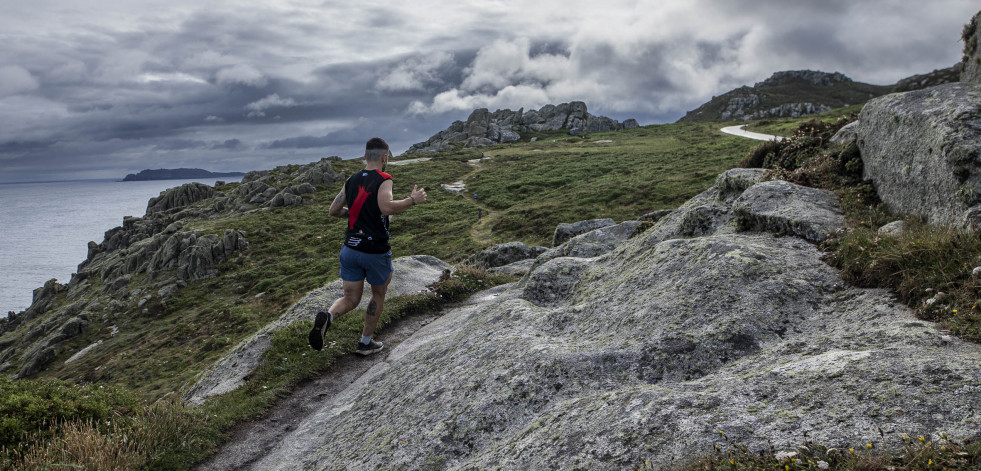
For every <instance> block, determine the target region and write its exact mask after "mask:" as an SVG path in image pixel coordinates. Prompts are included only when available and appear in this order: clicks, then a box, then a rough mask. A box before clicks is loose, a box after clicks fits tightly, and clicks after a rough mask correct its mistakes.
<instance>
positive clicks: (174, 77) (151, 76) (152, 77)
mask: <svg viewBox="0 0 981 471" xmlns="http://www.w3.org/2000/svg"><path fill="white" fill-rule="evenodd" d="M138 81H140V82H145V83H153V82H189V83H198V84H207V83H208V82H206V81H204V80H202V79H200V78H198V77H195V76H193V75H190V74H185V73H183V72H172V73H145V74H141V75H140V76H139V78H138Z"/></svg>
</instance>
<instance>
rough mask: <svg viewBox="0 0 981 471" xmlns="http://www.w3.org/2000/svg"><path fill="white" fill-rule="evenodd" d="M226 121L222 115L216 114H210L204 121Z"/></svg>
mask: <svg viewBox="0 0 981 471" xmlns="http://www.w3.org/2000/svg"><path fill="white" fill-rule="evenodd" d="M224 121H225V120H224V119H222V118H221V117H220V116H215V115H209V116H208V117H206V118H204V122H206V123H221V122H224Z"/></svg>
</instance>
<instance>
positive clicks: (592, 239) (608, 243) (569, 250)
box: [532, 221, 643, 270]
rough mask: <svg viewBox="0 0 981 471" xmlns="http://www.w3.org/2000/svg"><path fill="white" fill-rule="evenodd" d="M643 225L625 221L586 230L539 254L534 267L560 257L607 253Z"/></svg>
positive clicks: (594, 255)
mask: <svg viewBox="0 0 981 471" xmlns="http://www.w3.org/2000/svg"><path fill="white" fill-rule="evenodd" d="M642 226H643V223H642V222H641V221H624V222H622V223H620V224H614V225H610V226H600V227H598V228H596V229H593V230H591V231H588V232H584V233H582V234H579V235H577V236H575V237H573V238H571V239H569V240H567V241H565V242H563V243H562V244H561V245H559V246H558V247H553V248H551V249H548V250H547V251H545V252H544V253H543V254H541V255H539V256H538V258H536V259H535V263H534V265H533V266H532V269H533V270H534V269H535V267H538V266H539V265H542V264H544V263H545V262H547V261H549V260H552V259H555V258H559V257H575V258H591V257H597V256H600V255H603V254H606V253H608V252H610V251H612V250H613V249H614V248H616V247H617V246H618V245H620V244H621V243H622V242H623V241H625V240H627V239H629V238H631V237H633V236H634V235H635V234H637V231H638V230H639V229H640V228H641V227H642Z"/></svg>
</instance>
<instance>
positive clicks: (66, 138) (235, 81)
mask: <svg viewBox="0 0 981 471" xmlns="http://www.w3.org/2000/svg"><path fill="white" fill-rule="evenodd" d="M63 5H65V6H63ZM164 5H166V6H164ZM976 10H977V6H976V5H972V4H971V2H968V1H966V0H945V1H939V2H930V3H922V4H921V3H918V2H905V1H896V0H879V1H870V2H854V1H839V0H834V1H824V2H784V1H776V0H772V1H755V0H753V1H749V0H737V1H732V0H684V1H680V0H679V1H665V2H656V3H654V2H644V1H639V2H634V1H619V0H611V1H610V2H607V3H604V4H603V5H599V4H596V3H595V2H588V1H575V0H571V1H564V2H548V1H544V2H535V3H531V4H528V3H523V4H521V5H520V7H519V6H518V5H517V4H512V3H509V2H503V1H502V2H475V3H466V2H441V1H424V2H412V3H411V4H398V3H394V4H386V5H382V6H378V5H374V6H364V5H361V4H358V3H339V2H332V3H325V4H322V5H320V6H303V7H300V6H295V5H291V4H289V3H283V4H276V5H267V4H266V3H264V2H240V3H236V4H235V5H233V6H230V7H229V6H222V5H214V4H207V5H204V4H201V3H200V2H189V1H186V0H171V1H170V2H168V3H166V4H165V3H157V4H153V5H152V6H151V5H150V4H147V5H142V4H137V3H133V4H119V3H116V4H113V6H112V10H111V11H110V10H109V7H106V6H103V5H101V4H100V2H98V1H96V2H93V3H91V4H87V8H86V9H78V8H76V7H75V4H74V3H73V2H68V1H67V0H64V2H61V1H59V0H53V1H52V2H50V4H49V5H47V8H45V9H38V8H34V7H32V6H31V5H29V4H26V3H24V4H21V3H14V4H11V5H8V6H7V8H6V11H5V15H4V16H3V17H0V173H2V176H0V181H13V180H37V179H40V178H41V177H40V176H44V177H51V178H52V179H54V178H57V179H62V178H72V177H84V178H88V177H101V176H116V175H124V174H125V173H132V172H134V171H139V170H141V169H144V168H151V167H153V168H160V167H162V166H174V167H179V166H193V167H211V168H209V169H211V170H216V171H219V170H250V169H262V168H269V167H272V166H275V165H281V164H285V163H297V162H305V161H310V160H315V159H317V158H320V157H323V156H325V154H327V155H340V156H342V157H356V156H358V155H360V153H361V152H362V151H363V142H364V141H365V140H366V139H367V138H370V137H373V136H381V137H384V138H386V140H388V142H389V143H390V144H391V145H392V147H393V150H395V151H396V152H400V151H402V150H405V149H406V148H408V146H409V145H411V144H413V143H416V142H419V141H422V140H425V139H427V138H428V137H429V136H431V135H432V134H434V133H435V132H437V131H439V130H441V129H444V128H445V127H446V126H448V125H449V123H450V122H452V121H453V120H455V119H465V118H466V117H467V116H468V115H469V113H470V111H471V110H473V109H474V108H479V107H487V108H491V109H497V108H512V109H517V108H520V107H524V108H525V109H529V108H537V107H540V106H541V105H544V104H546V103H560V102H566V101H571V100H583V101H586V102H587V104H588V105H589V110H590V112H591V113H594V114H605V115H608V116H611V117H614V118H616V119H621V120H622V119H626V118H631V117H632V118H637V119H639V120H640V121H641V122H642V123H645V124H646V123H653V122H665V121H673V120H674V119H677V118H678V117H680V116H681V115H683V114H684V112H685V111H687V110H689V109H692V108H694V107H697V106H698V105H700V104H701V103H703V102H704V101H706V100H708V99H709V98H711V96H713V95H717V94H720V93H723V92H725V91H727V90H729V89H732V88H735V87H738V86H740V85H744V84H748V85H751V84H753V83H754V82H757V81H760V80H762V79H765V78H766V77H767V76H769V75H770V74H772V73H773V72H775V71H778V70H787V69H797V68H811V69H820V70H827V71H839V72H842V73H845V74H846V75H849V76H851V77H852V78H855V79H856V80H860V81H868V82H873V83H892V82H895V81H896V80H898V79H900V78H902V77H905V76H908V75H912V74H914V73H922V72H926V71H929V70H932V69H934V68H939V67H945V66H949V65H951V64H952V63H953V62H954V61H956V60H957V59H958V58H959V56H960V44H959V42H958V35H959V33H960V28H961V26H962V25H963V24H964V23H965V22H966V21H967V20H968V19H969V17H970V15H971V14H973V13H974V12H975V11H976ZM56 174H57V175H56ZM39 175H40V176H39Z"/></svg>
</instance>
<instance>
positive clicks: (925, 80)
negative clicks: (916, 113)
mask: <svg viewBox="0 0 981 471" xmlns="http://www.w3.org/2000/svg"><path fill="white" fill-rule="evenodd" d="M962 68H963V64H961V63H957V64H954V65H952V66H950V67H947V68H945V69H935V70H933V71H932V72H927V73H925V74H919V75H913V76H911V77H906V78H904V79H902V80H900V81H898V82H896V86H895V87H893V88H892V92H893V93H901V92H911V91H913V90H922V89H924V88H929V87H936V86H937V85H943V84H945V83H953V82H960V81H961V77H960V76H961V69H962Z"/></svg>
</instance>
